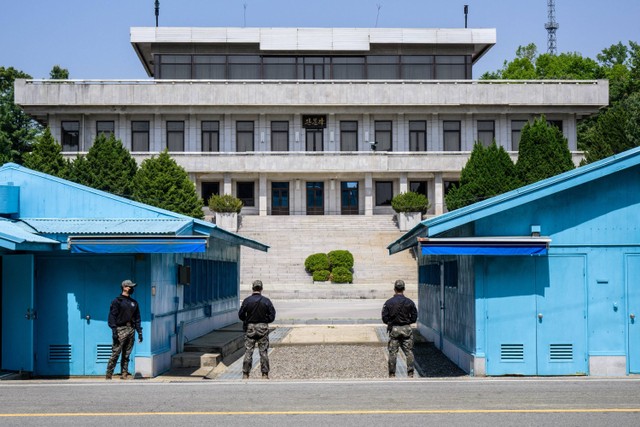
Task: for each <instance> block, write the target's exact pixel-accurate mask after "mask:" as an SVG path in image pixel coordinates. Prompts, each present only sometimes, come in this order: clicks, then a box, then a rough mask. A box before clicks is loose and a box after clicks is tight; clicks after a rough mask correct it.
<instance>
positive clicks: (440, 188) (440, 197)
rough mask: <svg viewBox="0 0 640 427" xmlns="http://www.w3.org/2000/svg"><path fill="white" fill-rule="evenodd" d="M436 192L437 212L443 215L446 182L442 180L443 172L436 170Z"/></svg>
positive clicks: (435, 203)
mask: <svg viewBox="0 0 640 427" xmlns="http://www.w3.org/2000/svg"><path fill="white" fill-rule="evenodd" d="M434 185H435V194H434V195H433V199H434V200H433V202H434V205H435V214H436V215H442V214H443V213H444V183H443V181H442V173H440V172H436V174H435V177H434Z"/></svg>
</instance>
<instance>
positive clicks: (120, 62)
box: [0, 0, 640, 79]
mask: <svg viewBox="0 0 640 427" xmlns="http://www.w3.org/2000/svg"><path fill="white" fill-rule="evenodd" d="M465 4H468V5H469V21H468V26H469V27H470V28H496V30H497V43H496V45H495V46H494V47H493V49H491V51H490V52H489V53H488V54H486V55H485V56H484V57H483V58H482V59H481V60H480V61H479V62H478V63H477V64H476V66H475V68H474V78H477V77H479V76H480V75H481V74H482V73H483V72H485V71H495V70H497V69H499V68H500V67H501V66H502V63H503V61H504V60H505V59H507V60H511V59H513V58H514V56H515V51H516V49H517V47H518V46H520V45H527V44H529V43H532V42H533V43H535V44H536V45H537V46H538V51H539V52H541V53H542V52H546V50H547V31H546V30H545V28H544V24H545V23H546V22H547V0H460V1H459V0H438V1H435V0H318V1H312V0H160V26H193V27H206V26H213V27H242V26H246V27H354V28H355V27H375V26H376V19H377V21H378V27H391V28H462V27H464V14H463V6H464V5H465ZM244 5H246V13H245V6H244ZM378 5H380V6H381V7H380V9H379V10H378ZM556 21H557V22H558V23H559V24H560V29H559V30H558V31H557V47H558V52H579V53H581V54H582V55H584V56H588V57H591V58H594V59H595V56H596V54H597V53H599V52H600V51H602V49H604V48H606V47H609V46H611V45H612V44H615V43H617V42H619V41H622V42H623V43H625V44H626V43H628V41H629V40H632V41H635V42H640V24H639V21H640V0H609V1H596V0H556ZM154 25H155V15H154V0H19V1H18V0H0V66H4V67H9V66H12V67H14V68H18V69H20V70H22V71H24V72H26V73H28V74H30V75H31V76H33V77H34V78H48V77H49V71H50V70H51V67H52V66H53V65H56V64H58V65H60V66H61V67H63V68H67V69H68V70H69V73H70V77H71V78H73V79H144V78H147V76H146V74H145V73H144V71H143V69H142V66H141V64H140V63H139V61H138V59H137V57H136V55H135V53H134V51H133V49H132V47H131V44H130V42H129V28H130V27H145V26H154Z"/></svg>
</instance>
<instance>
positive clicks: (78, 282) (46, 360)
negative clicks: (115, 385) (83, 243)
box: [36, 257, 134, 375]
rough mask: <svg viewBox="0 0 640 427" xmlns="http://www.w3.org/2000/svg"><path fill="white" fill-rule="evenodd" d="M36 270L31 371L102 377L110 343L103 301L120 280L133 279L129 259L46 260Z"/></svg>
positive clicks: (113, 292) (106, 303)
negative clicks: (33, 366)
mask: <svg viewBox="0 0 640 427" xmlns="http://www.w3.org/2000/svg"><path fill="white" fill-rule="evenodd" d="M37 270H38V280H37V292H36V301H37V306H38V308H39V313H38V338H37V361H36V371H37V373H38V374H39V375H104V373H105V370H106V363H107V361H108V359H109V356H110V354H111V344H112V343H111V330H110V329H109V327H108V325H107V320H108V314H109V304H110V302H111V300H112V299H113V298H114V297H116V296H117V295H118V294H119V293H120V286H119V284H120V282H121V281H122V279H123V278H125V277H130V278H132V277H134V276H133V261H132V258H130V257H82V258H81V259H80V258H79V257H77V258H74V259H70V258H47V259H41V260H39V261H38V264H37ZM132 362H133V357H132ZM133 368H134V367H133V366H130V369H133Z"/></svg>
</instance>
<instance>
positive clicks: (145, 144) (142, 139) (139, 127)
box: [131, 122, 149, 151]
mask: <svg viewBox="0 0 640 427" xmlns="http://www.w3.org/2000/svg"><path fill="white" fill-rule="evenodd" d="M131 151H149V122H131Z"/></svg>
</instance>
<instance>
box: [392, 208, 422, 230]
mask: <svg viewBox="0 0 640 427" xmlns="http://www.w3.org/2000/svg"><path fill="white" fill-rule="evenodd" d="M421 221H422V212H399V213H398V228H399V229H400V231H409V230H411V229H412V228H413V227H415V226H416V225H418V224H420V222H421Z"/></svg>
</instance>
